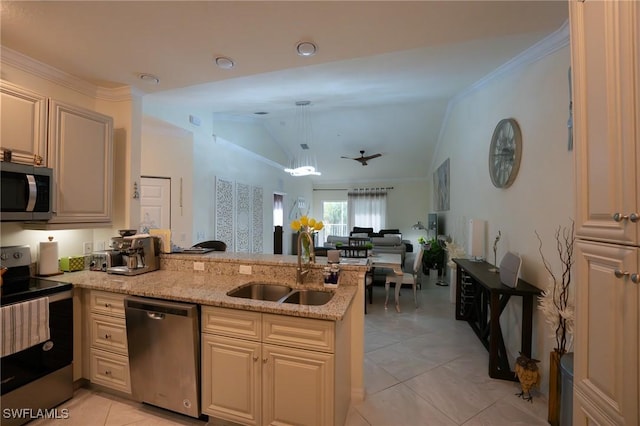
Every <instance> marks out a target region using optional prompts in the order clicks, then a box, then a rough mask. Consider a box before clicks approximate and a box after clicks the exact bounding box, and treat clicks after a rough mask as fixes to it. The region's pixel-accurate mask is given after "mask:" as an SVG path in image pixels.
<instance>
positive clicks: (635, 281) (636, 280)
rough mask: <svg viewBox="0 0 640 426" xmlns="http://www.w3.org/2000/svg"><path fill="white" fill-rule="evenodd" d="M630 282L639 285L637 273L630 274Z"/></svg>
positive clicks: (639, 278) (639, 280) (639, 275)
mask: <svg viewBox="0 0 640 426" xmlns="http://www.w3.org/2000/svg"><path fill="white" fill-rule="evenodd" d="M631 282H633V283H635V284H640V274H638V273H635V274H631Z"/></svg>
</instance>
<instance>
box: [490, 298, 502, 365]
mask: <svg viewBox="0 0 640 426" xmlns="http://www.w3.org/2000/svg"><path fill="white" fill-rule="evenodd" d="M490 294H491V295H490V296H489V299H490V302H489V303H490V309H491V312H490V313H489V316H490V318H489V322H490V324H489V377H497V376H498V338H497V337H498V333H500V295H499V294H498V292H496V291H492V292H490Z"/></svg>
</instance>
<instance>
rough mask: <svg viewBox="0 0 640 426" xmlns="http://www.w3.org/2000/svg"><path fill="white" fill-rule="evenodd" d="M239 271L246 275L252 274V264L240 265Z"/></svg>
mask: <svg viewBox="0 0 640 426" xmlns="http://www.w3.org/2000/svg"><path fill="white" fill-rule="evenodd" d="M239 273H241V274H244V275H251V265H240V271H239Z"/></svg>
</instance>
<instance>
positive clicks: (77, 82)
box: [0, 45, 144, 102]
mask: <svg viewBox="0 0 640 426" xmlns="http://www.w3.org/2000/svg"><path fill="white" fill-rule="evenodd" d="M0 59H1V62H2V63H3V64H7V65H10V66H12V67H14V68H17V69H19V70H21V71H24V72H26V73H29V74H31V75H34V76H36V77H40V78H42V79H44V80H47V81H50V82H52V83H54V84H57V85H59V86H63V87H66V88H68V89H71V90H74V91H76V92H78V93H81V94H83V95H86V96H89V97H92V98H97V99H102V100H106V101H114V102H116V101H124V100H130V99H131V98H132V97H139V96H142V95H144V94H143V93H142V92H140V91H138V90H137V89H135V88H132V87H130V86H122V87H117V88H114V89H110V88H106V87H100V86H96V85H94V84H92V83H89V82H87V81H85V80H83V79H81V78H78V77H76V76H74V75H71V74H69V73H67V72H64V71H61V70H59V69H58V68H55V67H52V66H51V65H48V64H45V63H44V62H40V61H38V60H36V59H33V58H31V57H30V56H27V55H25V54H22V53H20V52H18V51H16V50H13V49H9V48H8V47H5V46H2V45H0Z"/></svg>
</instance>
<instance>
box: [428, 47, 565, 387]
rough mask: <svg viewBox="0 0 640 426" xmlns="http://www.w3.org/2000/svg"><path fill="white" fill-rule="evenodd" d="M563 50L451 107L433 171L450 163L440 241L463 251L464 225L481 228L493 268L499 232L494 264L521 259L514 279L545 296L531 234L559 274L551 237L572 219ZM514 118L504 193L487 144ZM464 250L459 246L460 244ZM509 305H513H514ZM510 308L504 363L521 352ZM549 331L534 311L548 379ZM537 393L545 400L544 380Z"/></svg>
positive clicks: (516, 312) (536, 346) (515, 311)
mask: <svg viewBox="0 0 640 426" xmlns="http://www.w3.org/2000/svg"><path fill="white" fill-rule="evenodd" d="M569 65H570V58H569V48H568V47H565V48H562V49H560V50H558V51H556V52H555V53H553V54H551V55H549V56H547V57H545V58H543V59H541V60H539V61H537V62H535V63H532V64H529V65H526V66H524V67H521V68H519V69H517V70H514V71H513V72H510V73H508V75H504V76H502V77H499V78H497V79H494V80H491V81H490V82H489V83H488V84H486V85H484V86H483V87H481V88H479V89H478V90H475V91H473V92H472V93H470V94H469V95H467V96H466V97H464V98H463V99H461V100H460V101H458V102H457V103H455V104H454V105H452V107H451V110H450V114H449V115H448V120H447V121H446V123H445V125H444V131H443V134H442V138H441V140H440V143H439V149H438V152H437V156H436V158H435V161H434V162H433V164H434V165H435V166H434V167H437V166H438V165H439V164H441V163H442V161H444V160H445V159H447V158H449V159H450V172H451V173H450V176H451V193H450V195H451V209H450V211H448V212H445V220H446V221H445V227H446V233H448V234H450V235H452V236H453V237H454V238H455V239H456V240H457V241H458V242H461V243H462V244H465V243H466V226H465V224H466V222H467V221H468V220H469V219H471V218H477V219H483V220H486V221H487V223H488V230H487V241H486V247H485V253H487V254H489V253H490V254H489V259H488V260H489V261H491V263H493V254H492V247H493V240H494V238H495V236H496V234H497V232H498V230H500V231H501V233H502V238H501V240H500V242H499V244H498V256H497V258H498V262H500V259H501V258H502V256H503V255H504V254H505V253H506V252H507V251H513V252H517V253H519V254H520V256H521V257H522V262H523V263H522V270H521V278H522V279H524V280H526V281H528V282H529V283H531V284H533V285H535V286H537V287H539V288H544V287H545V286H546V284H547V273H546V271H545V270H544V267H543V265H542V262H541V258H540V255H539V253H538V240H537V239H536V236H535V233H534V232H535V231H537V232H538V233H539V234H540V235H541V237H542V240H543V243H544V247H543V250H544V253H545V257H546V258H547V259H548V260H549V261H550V262H551V264H552V266H553V268H554V271H556V272H558V273H559V272H560V263H559V260H558V256H557V254H556V251H555V240H554V231H555V229H556V228H557V227H558V226H568V225H570V221H571V219H572V218H573V217H574V199H575V190H574V162H573V161H574V160H573V157H574V156H573V152H572V151H568V150H567V118H568V102H569V101H568V99H569V88H568V78H567V72H568V68H569ZM508 117H513V118H515V119H516V120H517V121H518V123H519V124H520V129H521V131H522V147H523V149H522V160H521V165H520V172H519V174H518V177H517V178H516V180H515V182H514V183H513V185H512V186H511V187H510V188H508V189H498V188H495V187H494V186H493V185H492V183H491V179H490V177H489V171H488V156H489V144H490V141H491V136H492V134H493V130H494V128H495V126H496V124H497V123H498V121H500V120H501V119H503V118H508ZM465 245H466V244H465ZM514 299H516V300H514ZM514 299H512V300H511V301H510V302H509V306H508V307H507V310H506V311H505V312H504V314H503V316H502V318H501V324H502V327H503V332H504V337H505V341H506V345H507V351H508V352H509V353H510V356H511V362H512V365H513V360H514V358H515V357H517V355H518V350H519V348H520V338H519V330H520V326H521V319H520V317H521V315H520V312H521V310H520V309H521V304H520V301H519V300H517V298H514ZM550 335H551V330H549V329H548V327H547V325H546V324H545V323H544V318H542V316H541V314H540V313H539V311H538V310H537V309H535V310H534V341H533V354H532V355H533V357H534V358H537V359H539V360H541V361H542V364H541V365H540V368H541V371H543V372H546V371H548V362H549V355H548V354H549V352H550V351H551V350H552V349H553V346H554V344H553V341H552V340H551V339H550V337H549V336H550ZM543 379H544V380H545V382H543V385H542V388H541V389H542V391H543V392H546V390H547V386H548V385H547V383H546V374H544V373H543Z"/></svg>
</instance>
